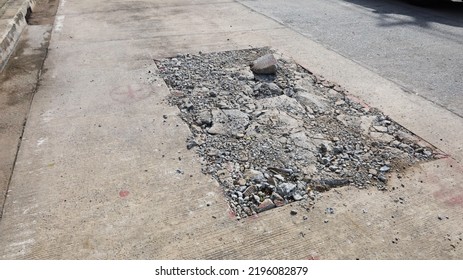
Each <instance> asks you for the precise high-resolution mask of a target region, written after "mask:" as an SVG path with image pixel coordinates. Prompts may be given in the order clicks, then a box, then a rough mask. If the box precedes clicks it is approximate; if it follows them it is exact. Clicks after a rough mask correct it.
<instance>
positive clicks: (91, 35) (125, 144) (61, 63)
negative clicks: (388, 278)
mask: <svg viewBox="0 0 463 280" xmlns="http://www.w3.org/2000/svg"><path fill="white" fill-rule="evenodd" d="M129 4H130V5H129ZM250 46H253V47H258V46H272V47H275V48H276V49H278V51H280V52H282V53H283V55H284V56H291V57H294V58H295V59H296V60H297V61H300V62H301V63H302V64H303V65H305V66H306V67H308V68H309V69H310V70H312V71H314V72H315V73H316V74H321V75H324V76H325V77H326V78H328V79H330V80H333V81H335V82H339V83H341V84H342V85H343V86H345V87H347V88H348V89H349V90H350V91H351V93H352V94H353V95H357V96H359V97H360V98H365V97H369V98H371V100H367V102H369V103H370V105H371V106H378V107H381V108H382V109H384V111H385V112H386V114H389V115H391V116H392V117H393V118H396V117H398V118H399V119H396V120H397V121H399V122H401V123H404V122H407V119H410V118H411V119H413V118H414V116H416V115H414V114H412V115H406V114H408V113H409V112H410V113H413V112H414V111H413V108H414V106H417V105H418V104H410V103H411V102H412V103H414V99H412V98H411V97H408V96H407V95H406V94H405V93H403V92H402V91H401V90H400V88H399V87H398V86H396V85H395V84H393V83H391V82H389V81H387V80H384V79H381V78H380V77H379V76H377V75H375V74H373V73H371V72H369V71H367V70H365V69H362V68H361V67H360V66H358V65H357V64H355V63H353V62H351V61H348V60H346V59H345V58H343V57H341V56H339V55H338V54H335V53H332V52H330V51H327V50H326V49H324V48H322V47H321V46H319V45H317V44H316V43H314V42H312V41H310V40H308V39H307V38H305V37H303V36H301V35H299V34H297V33H294V32H293V31H291V30H289V29H287V28H285V27H284V26H281V25H280V24H278V23H276V22H274V21H272V20H270V19H268V18H266V17H264V16H261V15H259V14H257V13H255V12H252V11H251V10H249V9H248V8H246V7H244V6H242V5H240V4H239V3H236V2H227V3H224V2H223V1H213V0H210V1H201V2H199V1H187V0H183V1H180V0H178V1H155V0H153V1H136V2H131V1H104V3H97V2H95V1H90V0H86V1H62V2H61V5H60V8H59V11H58V14H57V17H56V21H55V25H54V31H53V34H52V41H51V45H50V48H49V55H48V58H47V60H46V63H45V65H44V69H43V73H44V74H43V75H42V77H41V81H40V87H39V89H38V92H37V94H36V96H35V98H34V101H33V104H32V109H31V112H30V116H29V119H28V122H27V125H26V129H25V134H24V138H23V142H22V145H21V149H20V151H19V154H18V159H17V163H16V166H15V171H14V174H13V178H12V182H11V185H10V191H9V193H8V197H7V200H6V204H5V209H4V215H3V218H2V220H1V221H0V232H2V234H1V236H0V256H1V258H4V259H11V258H13V259H23V258H24V259H31V258H32V259H34V258H44V259H50V258H52V259H355V258H362V259H363V258H369V259H378V258H381V259H454V258H455V259H461V258H462V257H463V247H462V246H461V245H460V244H459V243H457V241H458V240H459V239H458V238H460V237H461V226H460V225H461V222H462V218H463V216H462V215H461V213H462V207H463V201H462V199H461V197H462V193H463V189H462V186H461V182H462V180H463V178H462V176H463V172H462V170H463V169H462V167H461V163H458V161H457V160H456V159H458V158H461V155H459V154H458V153H457V152H458V147H461V145H460V146H458V145H457V144H458V143H461V140H460V139H461V137H459V136H461V132H459V131H458V130H454V131H452V132H450V133H449V131H446V133H447V134H445V135H446V139H445V141H447V142H445V141H444V140H443V141H440V142H439V143H441V142H442V143H445V144H441V145H440V146H439V147H440V148H442V149H443V150H444V151H445V152H447V153H449V154H450V156H448V157H446V158H443V159H440V160H437V161H433V162H429V163H426V164H422V165H420V166H416V167H414V168H413V169H409V170H408V171H407V173H406V174H404V175H403V176H402V178H401V179H399V178H397V176H395V175H394V174H392V175H391V178H390V183H389V185H388V189H389V191H386V192H379V191H377V190H376V189H370V190H357V189H355V188H350V187H347V188H343V189H338V190H333V191H330V192H327V193H325V194H324V198H323V199H322V200H321V201H319V202H318V203H317V204H316V206H315V208H314V209H313V210H311V211H310V212H305V210H304V209H302V208H300V207H299V206H297V205H296V204H292V205H288V206H285V207H281V208H277V209H274V210H271V211H267V212H265V213H263V214H260V215H259V216H257V217H253V218H248V219H246V220H245V221H236V219H235V218H234V217H233V216H232V215H231V214H230V213H229V209H228V206H227V203H226V201H225V198H224V196H223V194H222V190H221V189H220V187H219V186H218V185H217V183H216V182H215V181H214V180H212V178H210V177H208V176H206V175H203V174H202V173H201V172H200V168H201V165H200V159H199V158H198V157H197V156H196V154H195V153H194V151H193V150H187V149H186V145H185V140H186V138H187V136H188V135H189V131H188V128H187V126H186V125H185V124H184V123H183V122H182V121H181V120H180V118H179V117H178V116H177V114H178V109H177V108H175V107H172V106H169V105H168V104H167V103H166V102H165V100H164V99H165V97H166V96H167V95H168V89H167V87H166V85H165V84H164V82H163V81H162V80H161V79H159V78H158V77H156V76H155V75H154V74H153V73H155V71H156V69H155V65H154V63H153V58H161V57H164V56H168V55H175V54H176V53H179V52H191V53H194V52H198V51H203V52H207V51H221V50H231V49H237V48H246V47H250ZM333 68H335V69H333ZM358 71H360V72H358ZM376 95H380V96H383V95H387V96H388V99H389V100H391V103H387V104H379V103H375V102H376V101H375V100H379V101H382V100H383V99H384V98H385V97H376ZM391 97H392V98H391ZM396 98H397V99H398V98H404V99H403V100H402V101H401V104H402V107H403V108H397V107H396V106H394V103H392V102H400V100H397V101H395V100H394V99H396ZM380 105H381V106H380ZM422 106H432V104H428V103H424V105H422ZM427 108H428V107H426V109H427ZM429 108H433V107H429ZM398 109H400V111H397V110H398ZM433 110H434V109H432V110H431V109H430V110H429V111H428V110H426V111H427V112H430V114H429V115H428V118H427V119H428V120H429V124H423V123H422V122H418V121H416V120H415V121H409V123H410V126H412V130H413V131H415V132H416V131H418V135H419V136H421V137H423V138H424V139H425V140H427V141H429V142H432V143H433V141H434V140H436V139H433V137H435V136H433V133H431V130H437V131H439V129H442V128H439V127H432V128H431V126H432V125H434V124H435V123H433V122H435V121H437V120H439V119H441V116H440V115H434V114H435V113H436V112H437V113H440V112H438V111H433ZM436 110H438V109H436ZM163 115H165V116H166V117H167V118H164V117H163ZM459 121H460V122H461V120H455V119H454V118H452V117H449V119H448V121H447V124H446V125H449V126H451V125H458V124H459ZM452 122H454V123H453V124H452ZM438 124H439V125H440V124H441V123H440V122H439V123H438ZM407 127H408V128H410V127H409V126H407ZM459 133H460V134H459ZM452 139H458V141H456V142H455V143H453V144H452V143H450V142H449V141H450V140H452ZM452 145H453V146H452ZM399 197H401V198H402V200H403V201H404V203H400V202H397V200H398V199H399ZM402 200H400V201H402ZM326 207H333V208H335V211H336V212H335V214H334V215H326V214H325V213H324V209H325V208H326ZM291 209H297V210H298V214H297V215H295V216H291V215H290V210H291ZM303 215H306V216H308V219H307V220H304V219H303V218H302V216H303ZM438 217H441V218H442V217H443V219H439V218H438ZM446 217H448V219H447V218H446ZM325 219H327V220H328V223H325V222H324V220H325ZM449 238H450V240H449ZM392 241H394V243H393V242H392Z"/></svg>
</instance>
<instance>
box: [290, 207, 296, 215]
mask: <svg viewBox="0 0 463 280" xmlns="http://www.w3.org/2000/svg"><path fill="white" fill-rule="evenodd" d="M289 213H290V214H291V215H292V216H295V215H297V210H294V209H292V210H291V211H290V212H289Z"/></svg>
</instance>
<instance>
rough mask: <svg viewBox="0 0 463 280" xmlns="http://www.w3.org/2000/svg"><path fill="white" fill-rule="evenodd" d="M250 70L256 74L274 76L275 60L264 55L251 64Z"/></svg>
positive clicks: (275, 70) (271, 56) (270, 56)
mask: <svg viewBox="0 0 463 280" xmlns="http://www.w3.org/2000/svg"><path fill="white" fill-rule="evenodd" d="M251 70H252V72H254V73H256V74H275V73H276V72H277V60H276V59H275V57H274V56H273V54H266V55H264V56H261V57H259V58H258V59H256V60H254V61H253V62H252V63H251Z"/></svg>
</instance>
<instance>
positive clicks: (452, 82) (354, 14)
mask: <svg viewBox="0 0 463 280" xmlns="http://www.w3.org/2000/svg"><path fill="white" fill-rule="evenodd" d="M239 2H241V3H243V4H245V5H246V6H248V7H250V8H252V9H253V10H255V11H257V12H259V13H262V14H264V15H267V16H269V17H271V18H273V19H275V20H277V21H279V22H281V23H283V24H284V25H286V26H288V27H290V28H292V29H294V30H296V31H297V32H300V33H301V34H303V35H305V36H307V37H309V38H310V39H312V40H314V41H317V42H319V43H321V44H323V45H324V46H326V47H328V48H329V49H331V50H333V51H336V52H338V53H339V54H341V55H343V56H345V57H347V58H349V59H351V60H354V61H356V62H358V63H359V64H361V65H363V66H365V67H367V68H369V69H370V70H372V71H374V72H376V73H378V74H380V75H381V76H383V77H385V78H388V79H390V80H392V81H394V82H396V83H398V84H399V85H401V86H402V87H403V88H404V89H406V90H407V91H409V92H411V93H412V94H418V95H420V96H422V97H423V98H426V99H427V100H429V101H432V102H434V103H436V104H438V105H440V106H443V107H444V108H446V109H448V110H450V111H451V112H453V113H455V114H457V115H459V116H460V117H463V79H462V78H463V3H461V2H460V3H445V4H441V5H434V6H433V7H426V8H424V7H416V6H412V5H409V4H407V3H406V2H405V1H398V0H396V1H394V0H286V1H281V0H240V1H239Z"/></svg>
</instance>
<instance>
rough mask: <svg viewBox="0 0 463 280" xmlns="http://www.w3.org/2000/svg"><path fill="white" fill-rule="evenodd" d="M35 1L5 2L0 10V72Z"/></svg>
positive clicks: (13, 0)
mask: <svg viewBox="0 0 463 280" xmlns="http://www.w3.org/2000/svg"><path fill="white" fill-rule="evenodd" d="M36 2H37V1H36V0H12V1H7V2H6V3H5V4H4V6H2V7H1V8H0V12H1V14H0V50H1V52H0V72H1V71H2V70H3V68H4V67H5V66H6V64H7V62H8V59H9V58H10V56H11V54H12V53H13V52H14V50H15V47H16V45H17V43H18V40H19V37H20V36H21V33H22V31H23V30H24V27H25V26H26V25H27V16H28V13H29V10H34V8H35V4H36Z"/></svg>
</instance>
